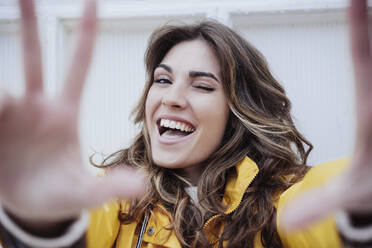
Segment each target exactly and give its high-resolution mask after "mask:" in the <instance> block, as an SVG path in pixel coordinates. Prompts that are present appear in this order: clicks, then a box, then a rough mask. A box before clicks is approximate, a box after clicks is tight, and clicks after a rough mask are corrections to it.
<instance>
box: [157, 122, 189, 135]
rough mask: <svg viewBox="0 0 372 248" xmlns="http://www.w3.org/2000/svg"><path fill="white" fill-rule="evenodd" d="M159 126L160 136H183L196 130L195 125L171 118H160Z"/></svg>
mask: <svg viewBox="0 0 372 248" xmlns="http://www.w3.org/2000/svg"><path fill="white" fill-rule="evenodd" d="M157 126H158V130H159V134H160V136H166V137H180V136H181V137H183V136H187V135H190V134H192V133H193V132H194V131H195V127H193V126H191V125H190V124H188V123H185V122H181V121H174V120H169V119H159V120H158V121H157Z"/></svg>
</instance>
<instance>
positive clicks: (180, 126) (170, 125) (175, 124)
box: [160, 119, 194, 132]
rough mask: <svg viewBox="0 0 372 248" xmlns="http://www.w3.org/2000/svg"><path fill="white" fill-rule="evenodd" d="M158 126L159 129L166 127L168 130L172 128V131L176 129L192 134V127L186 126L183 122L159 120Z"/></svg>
mask: <svg viewBox="0 0 372 248" xmlns="http://www.w3.org/2000/svg"><path fill="white" fill-rule="evenodd" d="M160 126H161V127H168V128H172V129H178V130H181V131H185V132H193V131H194V129H193V128H192V127H190V126H188V125H187V124H186V123H184V122H180V121H172V120H168V119H160Z"/></svg>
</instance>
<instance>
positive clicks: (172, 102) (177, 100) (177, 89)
mask: <svg viewBox="0 0 372 248" xmlns="http://www.w3.org/2000/svg"><path fill="white" fill-rule="evenodd" d="M161 103H162V104H163V105H165V106H167V107H169V108H173V109H184V108H186V106H187V99H186V89H185V87H183V85H182V84H179V83H178V84H177V83H176V82H174V83H173V84H171V85H170V86H169V88H168V90H167V91H166V92H165V94H164V96H163V98H162V101H161Z"/></svg>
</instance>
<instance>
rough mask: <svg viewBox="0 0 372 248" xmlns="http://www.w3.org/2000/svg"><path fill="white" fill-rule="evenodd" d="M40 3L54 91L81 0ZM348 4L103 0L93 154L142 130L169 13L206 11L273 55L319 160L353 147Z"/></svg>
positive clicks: (17, 61)
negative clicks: (158, 32) (149, 46)
mask: <svg viewBox="0 0 372 248" xmlns="http://www.w3.org/2000/svg"><path fill="white" fill-rule="evenodd" d="M216 2H217V3H216ZM15 3H16V2H15V0H0V85H5V86H6V87H8V88H9V89H10V90H11V91H12V92H13V93H14V94H17V95H21V94H22V91H23V89H24V85H23V78H22V74H20V68H21V57H20V48H19V44H18V43H19V39H18V35H19V32H18V27H17V25H16V23H17V18H18V16H19V13H18V10H17V8H16V4H15ZM38 3H39V5H38V16H39V21H40V31H41V40H42V46H43V48H44V54H43V57H44V66H45V79H46V81H45V87H46V89H47V93H48V94H49V95H50V96H53V95H54V94H56V92H58V90H59V89H60V87H61V84H62V82H63V80H62V79H63V71H64V68H65V67H66V66H65V65H66V61H68V59H69V56H70V54H71V48H72V47H73V45H72V44H73V40H74V34H75V28H74V24H75V22H76V19H77V17H78V16H79V15H80V13H81V1H77V0H64V1H62V0H40V1H38ZM345 8H346V3H345V1H343V0H332V1H331V0H280V1H278V0H250V1H236V0H235V1H233V0H230V1H229V0H220V1H209V0H206V1H194V0H189V1H170V0H169V1H166V0H152V1H150V0H141V1H119V0H117V1H109V0H106V1H101V2H100V12H99V15H100V18H101V21H102V22H101V32H100V34H99V37H98V42H97V46H96V50H95V55H94V60H93V65H92V67H91V70H90V74H89V77H88V82H87V84H86V89H85V92H84V95H83V101H82V111H81V117H82V118H81V124H80V130H81V137H82V140H83V150H84V153H85V154H86V156H85V157H87V156H88V154H91V153H92V152H94V151H97V152H103V153H105V154H108V153H111V152H113V151H115V150H117V149H120V148H122V147H123V146H126V145H128V144H129V143H130V141H131V138H132V137H133V136H134V134H135V133H136V132H137V130H136V128H135V127H134V126H133V125H132V124H131V122H130V121H128V117H129V114H130V111H131V109H132V107H133V106H134V104H135V103H136V101H137V100H138V96H139V95H140V93H141V89H142V87H143V84H144V80H145V78H144V77H145V74H144V67H143V53H144V50H145V47H146V39H147V37H148V36H149V34H150V33H151V31H152V30H153V29H154V28H155V27H157V26H159V25H161V24H163V23H166V22H169V20H182V21H183V22H191V21H194V20H197V19H201V18H205V17H210V18H214V19H217V20H219V21H221V22H223V23H225V24H226V25H229V26H231V27H233V28H234V29H235V30H237V31H238V32H240V33H241V34H242V35H243V36H244V37H246V38H247V39H248V40H249V41H251V42H252V43H253V44H254V45H256V46H257V47H258V48H259V49H260V50H261V51H262V52H263V54H264V55H265V56H266V58H267V60H268V62H269V64H270V66H271V68H272V71H273V73H274V75H276V77H277V78H278V79H279V81H280V82H281V83H282V84H283V85H284V87H285V88H286V90H287V93H288V95H289V97H290V99H291V100H292V103H293V115H294V117H295V119H296V124H297V125H298V127H299V129H300V131H302V132H303V133H304V134H305V136H306V137H308V139H310V141H311V142H312V143H313V144H314V146H315V149H314V151H313V153H312V155H311V158H310V163H314V164H315V163H319V162H322V161H326V160H330V159H334V158H338V157H341V156H347V155H349V154H350V153H351V149H352V142H353V93H352V89H353V88H352V68H351V63H350V54H349V51H348V39H347V28H346V20H345Z"/></svg>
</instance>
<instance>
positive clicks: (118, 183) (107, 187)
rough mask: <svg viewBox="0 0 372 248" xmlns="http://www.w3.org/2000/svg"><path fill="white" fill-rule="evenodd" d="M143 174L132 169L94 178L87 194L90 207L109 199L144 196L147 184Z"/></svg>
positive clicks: (118, 170)
mask: <svg viewBox="0 0 372 248" xmlns="http://www.w3.org/2000/svg"><path fill="white" fill-rule="evenodd" d="M146 181H147V180H146V177H145V175H144V174H143V173H140V172H138V171H135V170H131V169H127V168H125V169H116V170H114V171H112V172H110V173H108V174H106V175H105V176H104V177H101V178H97V177H94V178H93V180H92V183H91V184H90V189H89V190H88V192H90V193H89V194H86V195H85V196H86V201H87V202H89V204H88V205H89V206H92V207H93V206H97V205H100V204H102V203H103V202H106V201H107V200H109V199H113V198H116V199H127V200H128V199H134V198H139V197H141V196H143V195H144V193H145V191H146V188H147V182H146Z"/></svg>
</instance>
